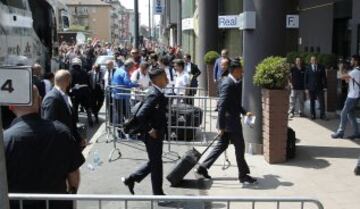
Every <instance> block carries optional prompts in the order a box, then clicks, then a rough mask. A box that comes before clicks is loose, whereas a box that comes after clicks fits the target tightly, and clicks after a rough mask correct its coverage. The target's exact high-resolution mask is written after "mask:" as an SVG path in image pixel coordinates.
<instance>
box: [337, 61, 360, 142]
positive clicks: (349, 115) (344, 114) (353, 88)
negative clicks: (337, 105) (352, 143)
mask: <svg viewBox="0 0 360 209" xmlns="http://www.w3.org/2000/svg"><path fill="white" fill-rule="evenodd" d="M351 65H352V66H353V70H352V71H350V72H349V73H348V74H344V75H342V76H341V79H342V80H345V81H348V82H349V92H348V95H347V98H346V101H345V103H344V107H343V109H342V111H341V115H340V124H339V128H338V130H337V131H336V133H334V134H332V135H331V137H332V138H334V139H337V138H343V137H344V132H345V129H346V125H347V122H348V120H349V121H350V123H351V125H352V127H353V134H352V135H351V136H349V137H348V138H349V139H351V140H353V139H356V138H359V137H360V132H359V127H358V124H357V121H356V117H355V108H356V106H357V104H358V101H359V98H360V67H359V65H360V57H359V56H358V55H354V56H352V58H351Z"/></svg>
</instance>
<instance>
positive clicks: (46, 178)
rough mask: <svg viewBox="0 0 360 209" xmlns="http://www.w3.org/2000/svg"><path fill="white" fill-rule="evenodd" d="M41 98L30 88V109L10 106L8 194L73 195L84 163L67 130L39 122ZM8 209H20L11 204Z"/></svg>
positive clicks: (33, 206) (29, 206)
mask: <svg viewBox="0 0 360 209" xmlns="http://www.w3.org/2000/svg"><path fill="white" fill-rule="evenodd" d="M40 104H41V97H40V96H39V92H38V90H37V88H36V87H35V86H34V87H33V103H32V106H29V107H28V106H26V107H23V106H17V107H15V106H12V107H10V109H11V110H12V111H13V112H14V113H15V115H16V119H15V120H14V121H13V122H12V124H11V127H10V128H9V129H7V130H6V131H5V132H4V142H5V143H4V144H5V152H6V153H5V154H6V165H7V176H8V183H9V184H8V186H9V192H11V193H44V194H45V193H47V194H49V193H51V194H66V193H75V192H76V191H77V189H78V187H79V184H80V171H79V167H80V166H81V165H82V164H83V163H84V161H85V159H84V157H83V155H82V154H81V152H80V150H79V148H78V146H77V144H76V142H75V139H74V138H73V136H72V135H71V133H70V130H69V129H68V128H67V127H66V126H64V125H63V124H61V123H60V122H58V121H55V122H52V121H49V120H44V119H41V117H40V115H39V109H40ZM45 206H46V205H45V202H38V201H37V202H31V201H25V202H24V205H23V208H25V209H43V208H44V209H45V208H46V207H45ZM11 208H19V205H18V202H15V201H14V202H11ZM50 208H52V209H71V208H72V203H71V202H61V201H60V202H56V203H55V202H50Z"/></svg>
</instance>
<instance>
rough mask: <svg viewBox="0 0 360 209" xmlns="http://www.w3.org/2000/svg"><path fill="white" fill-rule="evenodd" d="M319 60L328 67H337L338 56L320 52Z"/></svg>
mask: <svg viewBox="0 0 360 209" xmlns="http://www.w3.org/2000/svg"><path fill="white" fill-rule="evenodd" d="M318 60H319V63H320V64H322V65H324V66H325V67H326V68H331V67H336V63H337V57H336V55H334V54H320V55H319V57H318Z"/></svg>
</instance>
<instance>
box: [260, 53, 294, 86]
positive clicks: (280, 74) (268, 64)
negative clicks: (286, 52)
mask: <svg viewBox="0 0 360 209" xmlns="http://www.w3.org/2000/svg"><path fill="white" fill-rule="evenodd" d="M289 68H290V67H289V64H288V63H287V62H286V58H283V57H268V58H266V59H264V60H263V61H262V62H261V63H260V64H258V65H257V66H256V73H255V75H254V84H255V85H257V86H260V87H262V88H266V89H284V88H285V87H286V86H287V84H288V76H289V73H290V70H289Z"/></svg>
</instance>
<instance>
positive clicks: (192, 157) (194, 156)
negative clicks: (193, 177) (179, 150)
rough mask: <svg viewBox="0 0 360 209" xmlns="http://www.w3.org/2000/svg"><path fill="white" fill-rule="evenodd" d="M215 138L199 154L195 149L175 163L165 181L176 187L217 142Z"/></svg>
mask: <svg viewBox="0 0 360 209" xmlns="http://www.w3.org/2000/svg"><path fill="white" fill-rule="evenodd" d="M218 137H219V136H217V137H216V138H215V139H214V140H213V141H211V143H210V144H209V146H208V147H206V149H205V150H204V151H203V152H202V153H200V152H199V151H197V150H196V149H195V148H193V149H192V150H189V151H187V152H186V153H185V155H184V156H183V157H182V158H181V159H180V160H179V161H178V162H177V163H176V165H175V166H174V168H173V169H172V170H171V171H170V173H169V174H168V175H167V176H166V179H167V180H168V181H169V182H170V184H171V186H177V185H178V184H179V183H180V182H181V181H182V180H183V179H184V177H185V176H186V174H188V173H189V172H190V171H191V169H192V168H194V167H195V165H196V164H197V163H198V162H199V160H200V158H201V157H202V156H203V155H204V154H205V152H206V151H207V150H208V149H209V148H210V147H211V145H212V144H213V143H214V142H215V141H216V140H217V138H218Z"/></svg>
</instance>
